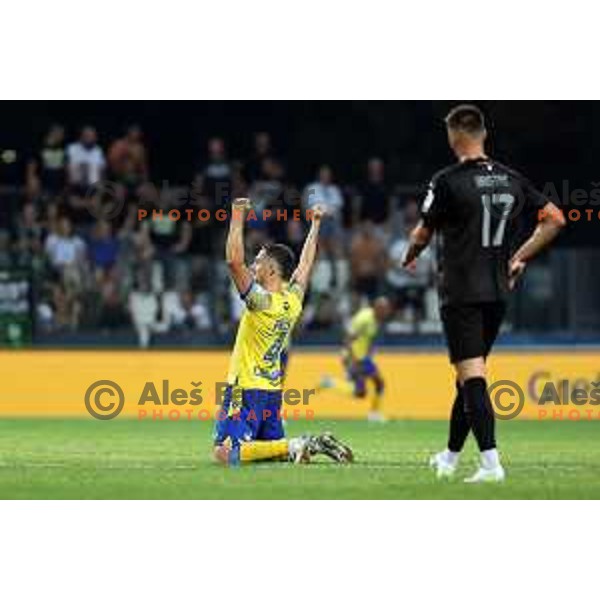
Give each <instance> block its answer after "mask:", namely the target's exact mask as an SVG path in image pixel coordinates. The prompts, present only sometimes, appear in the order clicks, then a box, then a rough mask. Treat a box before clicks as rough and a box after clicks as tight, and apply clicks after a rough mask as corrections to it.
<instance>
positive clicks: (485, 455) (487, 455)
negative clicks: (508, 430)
mask: <svg viewBox="0 0 600 600" xmlns="http://www.w3.org/2000/svg"><path fill="white" fill-rule="evenodd" d="M481 464H482V465H483V467H484V468H485V469H495V468H496V467H499V466H500V457H499V456H498V450H496V448H493V449H492V450H485V451H484V452H482V453H481Z"/></svg>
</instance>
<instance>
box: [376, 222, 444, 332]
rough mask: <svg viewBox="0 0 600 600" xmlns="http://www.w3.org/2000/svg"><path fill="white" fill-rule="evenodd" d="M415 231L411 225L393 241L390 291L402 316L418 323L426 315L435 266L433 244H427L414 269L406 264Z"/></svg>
mask: <svg viewBox="0 0 600 600" xmlns="http://www.w3.org/2000/svg"><path fill="white" fill-rule="evenodd" d="M411 231H412V226H408V227H407V228H406V230H405V231H404V235H402V236H399V237H397V238H396V239H395V240H394V241H393V242H392V244H391V245H390V248H389V255H388V257H389V263H388V269H387V273H386V284H387V294H388V296H389V297H390V299H391V300H392V302H393V304H394V306H395V307H396V308H397V314H398V316H399V317H400V319H401V320H403V321H407V322H411V323H416V321H417V320H422V319H423V318H424V317H425V293H426V291H427V289H428V288H429V287H430V286H431V285H432V277H433V268H434V267H433V255H432V253H431V249H430V248H426V249H425V250H424V251H423V253H422V254H421V255H420V256H419V260H418V262H417V265H416V268H415V271H414V272H413V273H409V272H408V271H407V270H406V269H405V268H403V267H402V260H403V259H404V256H405V255H406V250H407V248H408V245H409V240H408V235H409V234H410V232H411Z"/></svg>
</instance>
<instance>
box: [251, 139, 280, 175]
mask: <svg viewBox="0 0 600 600" xmlns="http://www.w3.org/2000/svg"><path fill="white" fill-rule="evenodd" d="M269 158H270V159H276V156H275V152H274V150H273V146H272V143H271V136H270V134H268V133H267V132H266V131H259V132H257V133H255V134H254V151H253V153H252V156H251V157H250V158H249V159H248V160H247V161H246V177H247V178H248V181H250V182H254V181H256V180H258V179H261V178H262V177H263V176H264V173H263V165H264V164H265V160H266V159H269Z"/></svg>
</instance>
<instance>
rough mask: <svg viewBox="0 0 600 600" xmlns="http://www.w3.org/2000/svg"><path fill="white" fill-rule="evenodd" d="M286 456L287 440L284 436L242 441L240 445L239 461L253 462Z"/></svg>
mask: <svg viewBox="0 0 600 600" xmlns="http://www.w3.org/2000/svg"><path fill="white" fill-rule="evenodd" d="M287 456H288V441H287V440H286V439H285V438H284V439H282V440H273V441H269V442H266V441H257V442H242V444H241V445H240V461H241V462H254V461H257V460H267V459H269V458H287Z"/></svg>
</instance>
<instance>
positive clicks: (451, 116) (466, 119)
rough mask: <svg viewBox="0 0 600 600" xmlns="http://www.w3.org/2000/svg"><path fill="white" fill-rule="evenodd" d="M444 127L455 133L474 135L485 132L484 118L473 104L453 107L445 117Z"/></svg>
mask: <svg viewBox="0 0 600 600" xmlns="http://www.w3.org/2000/svg"><path fill="white" fill-rule="evenodd" d="M445 120H446V125H447V126H448V128H449V129H453V130H455V131H464V132H465V133H468V134H471V135H476V134H479V133H483V132H484V131H485V118H484V116H483V113H482V112H481V110H480V109H479V108H478V107H477V106H475V105H474V104H460V105H458V106H455V107H454V108H453V109H452V110H451V111H450V112H449V113H448V116H447V117H446V119H445Z"/></svg>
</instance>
